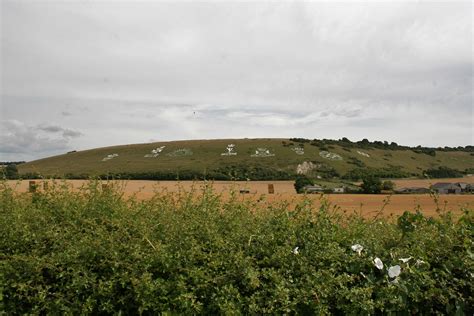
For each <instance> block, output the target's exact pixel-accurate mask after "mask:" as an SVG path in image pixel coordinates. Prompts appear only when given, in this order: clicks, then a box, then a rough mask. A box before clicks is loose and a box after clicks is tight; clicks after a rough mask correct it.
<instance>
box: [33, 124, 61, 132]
mask: <svg viewBox="0 0 474 316" xmlns="http://www.w3.org/2000/svg"><path fill="white" fill-rule="evenodd" d="M38 129H39V130H41V131H44V132H48V133H57V132H62V131H63V128H62V127H59V126H54V125H49V126H38Z"/></svg>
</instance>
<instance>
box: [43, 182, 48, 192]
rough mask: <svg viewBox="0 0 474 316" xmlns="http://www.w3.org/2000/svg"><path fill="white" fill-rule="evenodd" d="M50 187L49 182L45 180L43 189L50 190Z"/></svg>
mask: <svg viewBox="0 0 474 316" xmlns="http://www.w3.org/2000/svg"><path fill="white" fill-rule="evenodd" d="M48 189H49V183H48V182H46V181H45V182H43V190H45V191H48Z"/></svg>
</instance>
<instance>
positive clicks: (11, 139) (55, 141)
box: [0, 120, 68, 156]
mask: <svg viewBox="0 0 474 316" xmlns="http://www.w3.org/2000/svg"><path fill="white" fill-rule="evenodd" d="M0 131H1V133H0V154H1V155H2V156H3V155H7V154H20V156H23V155H25V156H28V155H30V154H31V153H44V152H58V151H63V150H66V149H67V148H68V146H67V145H68V142H67V140H66V139H64V138H49V137H44V136H40V135H38V133H37V130H36V129H35V128H34V127H31V126H27V125H25V124H24V123H23V122H20V121H17V120H3V121H0Z"/></svg>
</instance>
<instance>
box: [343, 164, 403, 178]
mask: <svg viewBox="0 0 474 316" xmlns="http://www.w3.org/2000/svg"><path fill="white" fill-rule="evenodd" d="M408 176H410V174H409V173H407V172H405V171H402V170H401V167H398V166H391V167H386V168H380V169H378V168H356V169H352V170H350V171H349V172H348V173H346V174H345V175H344V176H343V178H344V179H348V180H352V181H359V180H363V179H364V178H366V177H375V178H392V179H393V178H406V177H408Z"/></svg>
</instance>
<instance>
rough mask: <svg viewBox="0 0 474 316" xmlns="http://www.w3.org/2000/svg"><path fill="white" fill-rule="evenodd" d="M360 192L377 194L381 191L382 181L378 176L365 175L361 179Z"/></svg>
mask: <svg viewBox="0 0 474 316" xmlns="http://www.w3.org/2000/svg"><path fill="white" fill-rule="evenodd" d="M360 187H361V188H362V192H363V193H366V194H378V193H380V191H382V182H381V181H380V179H379V178H376V177H373V176H367V177H365V178H364V179H362V184H361V185H360Z"/></svg>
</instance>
